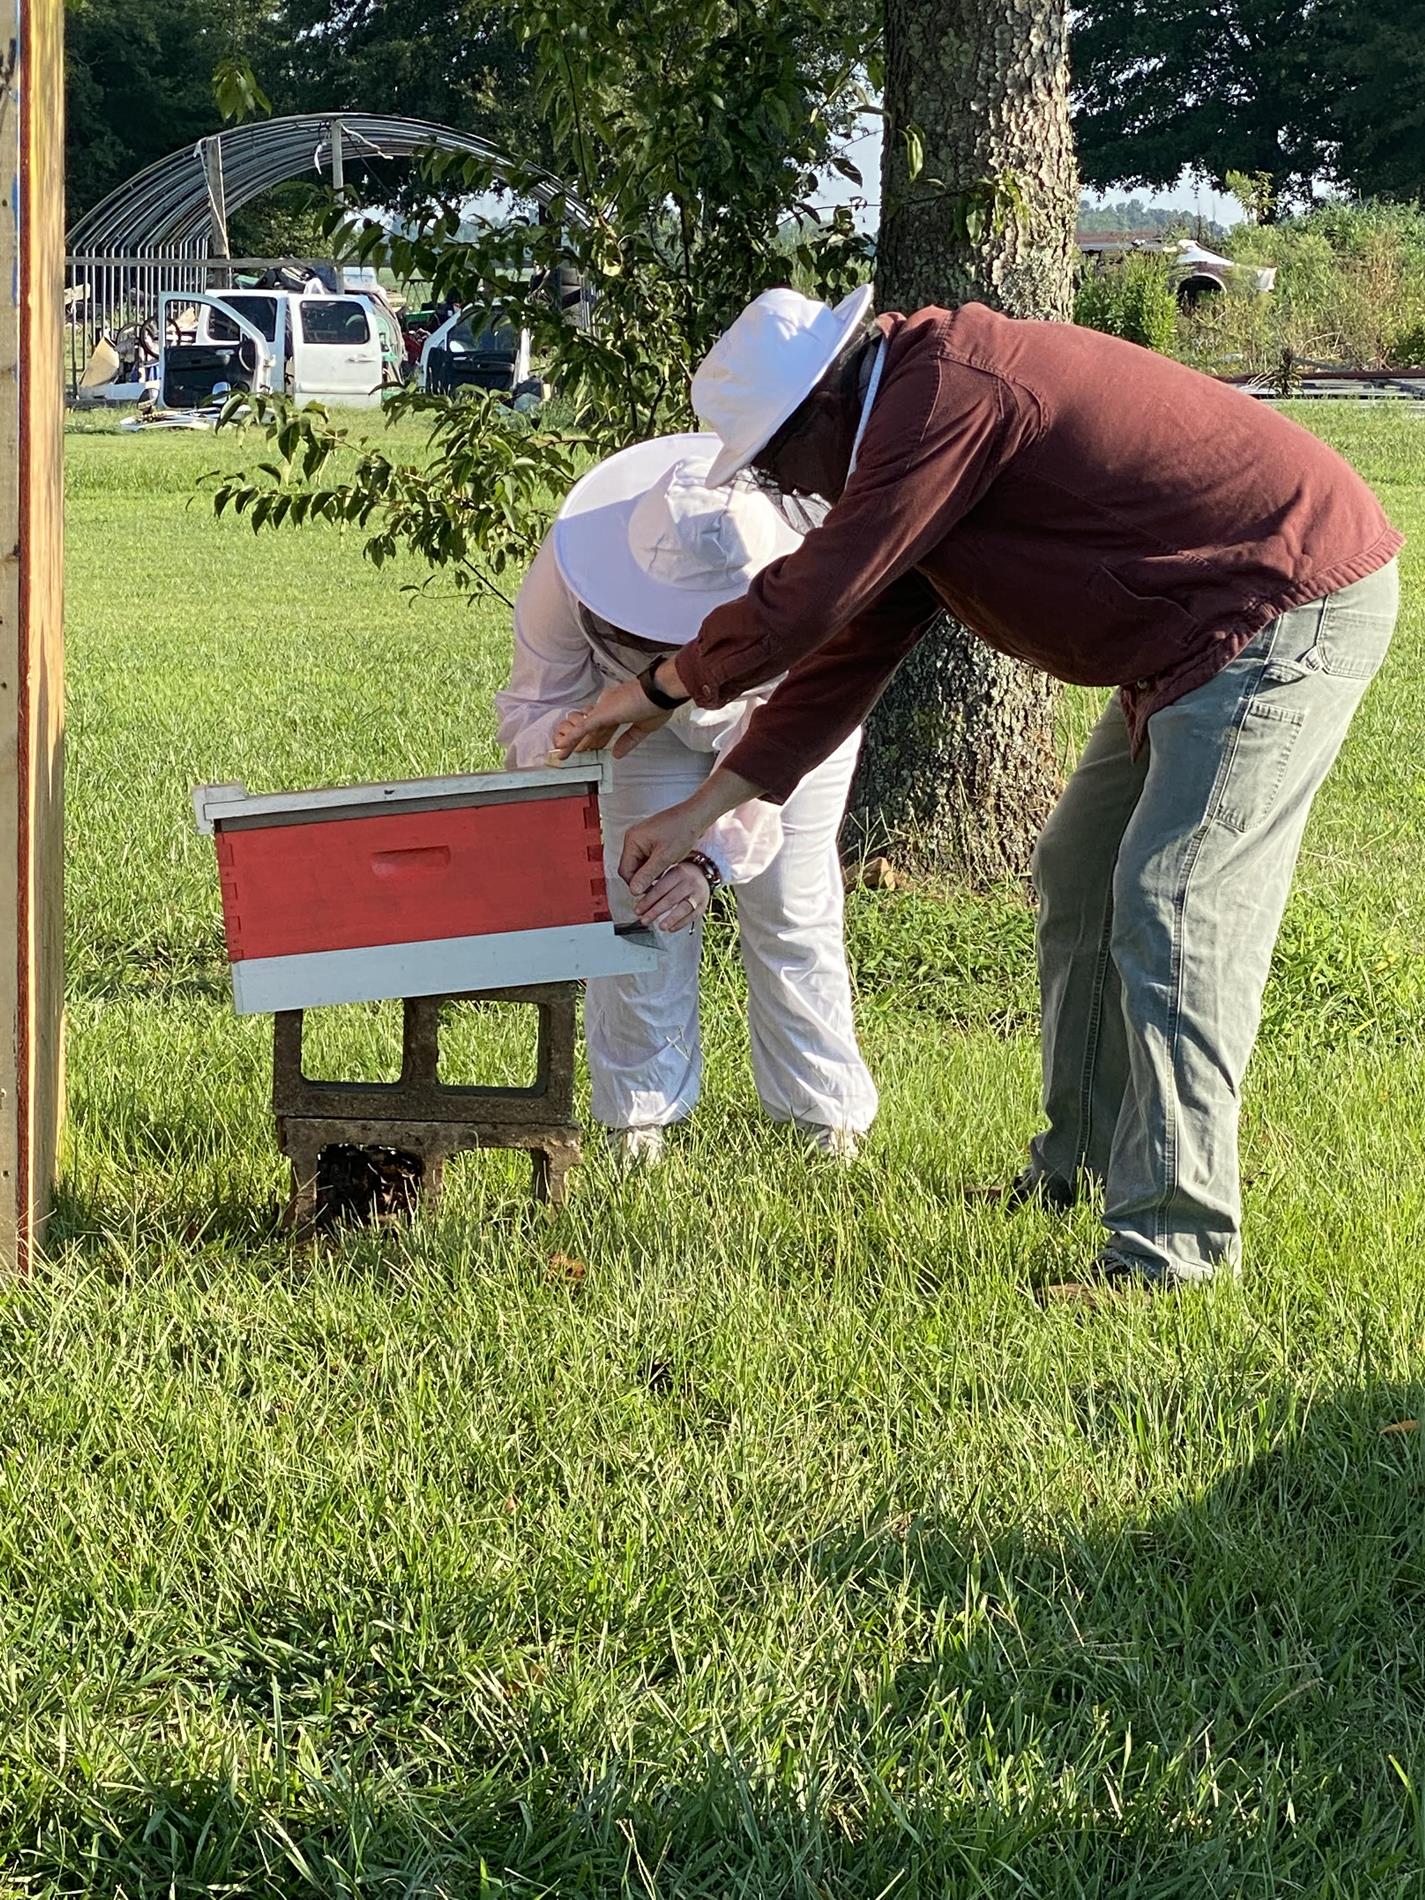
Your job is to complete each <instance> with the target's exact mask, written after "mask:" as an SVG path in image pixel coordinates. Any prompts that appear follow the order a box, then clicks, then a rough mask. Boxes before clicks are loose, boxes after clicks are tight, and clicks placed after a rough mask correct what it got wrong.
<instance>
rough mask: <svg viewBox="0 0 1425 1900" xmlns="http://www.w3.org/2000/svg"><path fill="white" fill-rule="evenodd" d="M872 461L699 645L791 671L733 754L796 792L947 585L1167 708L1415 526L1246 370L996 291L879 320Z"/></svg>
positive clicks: (1136, 698)
mask: <svg viewBox="0 0 1425 1900" xmlns="http://www.w3.org/2000/svg"><path fill="white" fill-rule="evenodd" d="M881 327H882V329H883V331H884V333H885V336H886V339H887V341H886V361H885V368H884V371H883V374H882V379H881V387H880V392H879V394H878V395H877V397H876V401H875V405H874V407H873V409H872V411H871V417H870V421H869V424H868V426H867V429H866V434H865V437H864V439H863V441H862V444H861V451H860V455H859V458H858V461H857V465H856V470H855V473H854V474H853V475H852V477H851V480H850V481H849V482H848V483H847V486H846V490H845V493H844V494H843V495H842V497H841V499H840V500H839V501H838V502H837V503H836V505H835V507H834V508H832V509H831V511H830V512H829V514H828V515H827V517H826V519H825V521H824V522H823V523H822V525H821V526H820V527H819V528H817V529H816V530H814V531H813V532H812V533H811V534H809V535H808V536H807V538H806V540H805V541H804V542H803V543H802V545H801V547H799V548H798V549H797V550H796V551H795V552H794V553H792V554H788V555H786V556H784V557H783V558H782V559H781V560H779V561H774V562H773V563H772V564H771V566H770V567H767V568H765V569H764V570H763V572H762V573H761V574H759V575H758V576H757V578H756V580H755V581H754V582H753V583H752V586H751V588H750V589H749V591H748V593H747V594H746V596H745V597H744V598H743V599H741V600H739V601H734V602H733V603H732V604H731V605H729V606H726V607H719V608H718V609H717V610H716V612H714V613H712V614H710V615H709V616H708V618H707V619H706V620H705V621H704V623H703V626H702V629H701V631H700V633H699V634H698V637H697V639H696V640H694V641H693V642H692V643H691V644H690V645H689V646H687V647H685V648H684V649H683V650H682V652H681V653H680V654H679V655H678V660H677V667H678V672H679V674H680V676H681V678H682V680H683V683H684V685H685V686H686V687H687V689H688V690H689V691H690V692H691V693H692V695H693V697H694V699H696V700H697V702H698V704H699V705H701V706H710V707H711V706H721V705H725V704H726V703H727V701H728V700H730V699H735V698H736V697H738V695H740V694H742V693H744V692H746V691H748V689H749V688H751V687H753V686H758V685H761V684H763V683H764V682H765V681H767V680H769V679H774V678H775V677H776V676H777V675H778V674H779V673H781V672H784V671H785V672H786V673H787V678H786V679H785V680H784V681H783V683H782V684H781V686H780V687H779V688H778V689H777V691H776V692H775V693H774V694H773V695H772V697H771V698H770V699H769V700H768V702H767V704H766V705H765V706H764V707H763V708H762V709H761V710H760V711H759V712H758V713H757V714H756V716H755V717H754V719H753V720H752V722H751V725H750V727H749V729H748V732H747V735H746V737H745V738H744V739H743V740H742V741H741V742H740V743H739V744H738V745H737V746H735V747H734V748H733V750H732V751H731V752H730V753H729V754H728V756H727V759H726V760H725V764H726V765H727V766H728V767H729V768H730V769H731V770H733V771H735V772H739V773H741V774H742V775H743V776H744V777H745V778H747V779H749V780H750V781H751V782H752V783H753V784H755V785H758V786H760V787H762V788H764V790H765V794H766V796H768V797H770V798H773V799H776V800H781V799H784V798H786V797H787V796H788V795H789V794H790V793H791V791H792V790H793V788H794V787H795V786H796V784H797V782H798V780H799V779H801V778H802V777H803V776H804V775H805V773H807V772H808V771H810V770H811V768H812V767H813V766H814V765H817V764H819V763H820V762H821V760H823V759H824V758H826V757H827V756H828V755H829V754H830V753H831V752H833V751H834V750H835V748H836V747H837V746H838V745H839V744H840V743H841V741H842V740H843V739H844V738H845V737H846V736H847V734H848V733H850V732H851V731H853V730H854V728H855V727H856V726H857V725H859V724H860V722H861V721H862V720H863V719H864V718H865V716H866V714H867V713H868V712H869V710H870V708H871V707H872V705H873V704H874V703H875V701H876V699H877V697H878V696H879V694H880V692H881V690H882V688H883V687H884V686H885V684H886V681H887V680H888V679H889V678H890V676H891V674H892V673H893V672H894V670H895V668H896V666H897V665H898V664H899V663H900V661H901V660H902V659H903V658H904V657H905V655H906V654H907V653H908V652H909V651H910V649H911V647H913V646H914V645H915V643H916V641H917V640H919V639H920V638H921V636H922V635H923V634H924V633H925V632H926V630H927V629H928V627H929V626H930V624H931V623H932V621H933V620H934V619H935V617H936V614H937V613H938V612H939V611H940V610H941V609H942V608H948V609H949V610H950V611H951V612H952V613H953V614H954V615H955V616H956V617H957V618H958V619H960V620H962V621H963V622H964V623H965V625H966V626H968V627H971V628H972V629H973V630H974V631H975V632H976V633H978V634H979V635H980V636H981V637H982V638H983V639H985V640H986V641H988V642H989V643H990V645H991V646H995V647H999V648H1000V649H1002V650H1003V651H1004V652H1006V653H1011V654H1014V655H1016V656H1017V657H1018V658H1020V659H1022V660H1027V661H1029V662H1030V663H1031V664H1032V665H1034V666H1038V667H1041V668H1043V670H1044V671H1045V672H1047V673H1052V674H1053V675H1054V676H1055V677H1056V678H1058V679H1062V680H1069V681H1073V682H1076V683H1077V684H1080V685H1085V686H1117V687H1120V688H1121V689H1122V697H1123V703H1124V707H1125V711H1126V712H1127V715H1128V720H1129V726H1130V730H1131V731H1132V734H1133V739H1134V744H1135V745H1140V744H1141V743H1142V741H1143V736H1144V732H1145V730H1146V727H1147V723H1148V721H1149V719H1150V718H1151V717H1152V715H1153V714H1154V713H1155V712H1156V711H1157V710H1158V709H1159V707H1161V706H1166V705H1168V704H1169V703H1170V702H1171V701H1172V700H1174V699H1177V698H1179V697H1180V696H1181V695H1182V694H1184V693H1187V692H1190V691H1191V690H1192V688H1193V687H1195V686H1200V685H1201V684H1202V683H1203V682H1204V681H1205V680H1208V679H1210V678H1211V677H1212V676H1213V674H1214V673H1216V672H1217V671H1218V670H1219V669H1220V668H1222V667H1224V666H1226V665H1227V663H1228V662H1229V661H1230V660H1232V659H1233V658H1234V657H1235V656H1236V655H1237V654H1238V653H1240V652H1241V650H1242V648H1243V647H1244V646H1245V645H1246V644H1247V642H1248V641H1249V640H1250V639H1251V638H1252V637H1253V635H1254V634H1255V633H1257V632H1258V631H1259V630H1260V629H1261V628H1262V627H1263V626H1265V625H1266V623H1267V622H1268V621H1269V620H1271V619H1273V618H1274V617H1275V616H1276V615H1277V614H1279V613H1281V612H1283V611H1285V609H1287V608H1288V607H1298V606H1302V605H1304V604H1306V603H1307V602H1309V601H1312V600H1317V599H1320V598H1321V596H1323V595H1325V594H1329V593H1332V592H1334V591H1335V589H1337V588H1339V587H1345V586H1348V585H1349V584H1350V583H1351V582H1352V581H1357V580H1361V579H1363V578H1364V577H1365V576H1366V575H1367V574H1370V573H1373V572H1374V571H1375V570H1376V569H1377V568H1379V567H1383V566H1384V565H1385V563H1386V562H1387V561H1389V560H1390V558H1391V557H1392V555H1393V554H1394V553H1395V552H1396V550H1397V549H1398V548H1399V547H1400V546H1401V536H1400V535H1399V534H1397V533H1396V532H1395V530H1394V529H1393V528H1392V527H1391V525H1390V523H1389V522H1388V521H1387V520H1386V517H1385V515H1384V513H1383V512H1382V509H1381V507H1380V504H1379V502H1378V501H1377V500H1376V498H1375V496H1374V495H1373V494H1372V493H1371V491H1370V489H1369V488H1368V487H1367V486H1366V484H1365V483H1364V482H1363V481H1362V480H1361V478H1360V477H1359V476H1358V475H1357V474H1356V473H1355V471H1354V470H1353V469H1351V468H1350V467H1349V466H1348V465H1347V464H1346V463H1345V462H1343V461H1342V460H1341V458H1340V456H1338V455H1337V454H1336V453H1335V452H1334V451H1333V450H1331V449H1329V448H1327V447H1326V445H1325V443H1323V442H1321V441H1319V440H1318V439H1317V438H1316V437H1315V436H1313V435H1311V434H1310V433H1309V432H1308V431H1307V430H1305V429H1302V428H1298V426H1297V425H1296V424H1295V423H1294V422H1289V421H1288V420H1287V419H1286V417H1284V416H1281V415H1278V414H1277V413H1276V412H1275V411H1274V410H1272V409H1269V408H1267V407H1265V406H1264V405H1262V404H1260V403H1258V402H1256V401H1255V400H1254V399H1253V398H1252V397H1250V396H1246V395H1243V394H1242V393H1241V391H1239V390H1236V389H1232V388H1230V387H1228V386H1227V385H1225V384H1222V383H1217V382H1214V381H1213V380H1212V379H1211V378H1210V377H1207V376H1203V375H1200V374H1199V373H1198V372H1197V371H1196V370H1191V369H1187V368H1185V367H1184V366H1183V365H1182V364H1180V363H1174V362H1171V361H1169V360H1168V359H1167V358H1166V357H1162V356H1156V355H1154V354H1153V353H1152V352H1151V351H1148V350H1143V349H1139V348H1138V347H1137V346H1136V345H1134V344H1131V343H1124V342H1122V341H1120V340H1119V339H1118V338H1116V337H1108V336H1102V335H1100V334H1099V333H1098V332H1097V331H1095V330H1081V329H1079V328H1077V327H1076V326H1075V325H1072V324H1055V323H1024V322H1019V321H1017V320H1016V319H1014V318H1011V317H1003V316H1000V315H999V314H998V313H997V312H995V311H992V310H989V309H987V308H986V307H985V306H984V305H982V304H965V305H963V306H962V307H961V308H960V309H958V310H938V309H933V308H932V309H928V310H922V311H919V312H918V313H917V314H916V315H915V316H913V317H902V316H889V317H883V318H882V319H881Z"/></svg>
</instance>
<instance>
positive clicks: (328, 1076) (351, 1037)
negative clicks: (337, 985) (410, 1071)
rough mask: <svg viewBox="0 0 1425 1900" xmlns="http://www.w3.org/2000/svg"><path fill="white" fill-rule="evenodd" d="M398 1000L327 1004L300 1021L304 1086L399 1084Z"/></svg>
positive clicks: (399, 1029)
mask: <svg viewBox="0 0 1425 1900" xmlns="http://www.w3.org/2000/svg"><path fill="white" fill-rule="evenodd" d="M403 1019H404V1012H403V1010H402V1007H401V1005H400V1003H399V1002H389V1003H331V1004H328V1005H325V1006H324V1007H322V1008H321V1009H309V1010H307V1011H306V1012H305V1013H304V1015H303V1017H302V1073H303V1075H304V1076H306V1078H307V1080H308V1081H309V1082H399V1081H400V1079H401V1025H402V1021H403Z"/></svg>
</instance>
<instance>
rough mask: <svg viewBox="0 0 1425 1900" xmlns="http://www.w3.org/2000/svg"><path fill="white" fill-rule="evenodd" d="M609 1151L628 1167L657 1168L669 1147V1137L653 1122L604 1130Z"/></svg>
mask: <svg viewBox="0 0 1425 1900" xmlns="http://www.w3.org/2000/svg"><path fill="white" fill-rule="evenodd" d="M604 1136H605V1139H606V1140H607V1142H608V1144H609V1152H610V1153H611V1154H612V1155H613V1157H614V1159H615V1160H616V1161H619V1162H621V1163H622V1164H623V1166H624V1167H626V1168H656V1167H657V1166H658V1163H659V1162H660V1161H661V1160H662V1159H663V1157H664V1155H665V1154H666V1153H667V1149H668V1138H667V1136H666V1135H665V1134H664V1132H663V1130H662V1129H661V1128H659V1127H657V1126H655V1125H654V1124H653V1123H651V1122H650V1123H646V1124H643V1125H641V1126H639V1127H635V1128H608V1129H605V1131H604Z"/></svg>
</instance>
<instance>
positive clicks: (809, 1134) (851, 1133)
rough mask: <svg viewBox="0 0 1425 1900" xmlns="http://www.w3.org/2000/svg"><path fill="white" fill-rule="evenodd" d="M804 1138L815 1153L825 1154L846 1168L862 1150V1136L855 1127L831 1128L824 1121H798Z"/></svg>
mask: <svg viewBox="0 0 1425 1900" xmlns="http://www.w3.org/2000/svg"><path fill="white" fill-rule="evenodd" d="M797 1129H798V1131H799V1133H800V1134H801V1137H802V1140H803V1141H804V1142H805V1143H806V1145H807V1147H808V1148H810V1149H811V1151H812V1153H813V1154H819V1155H825V1156H826V1158H827V1160H828V1161H836V1162H839V1163H840V1164H841V1166H842V1167H844V1168H849V1167H850V1165H851V1163H852V1162H853V1161H854V1160H855V1159H856V1157H857V1155H858V1154H860V1152H861V1137H860V1136H859V1135H858V1134H857V1133H856V1130H855V1129H854V1128H829V1127H828V1126H827V1125H826V1124H825V1123H824V1122H798V1123H797Z"/></svg>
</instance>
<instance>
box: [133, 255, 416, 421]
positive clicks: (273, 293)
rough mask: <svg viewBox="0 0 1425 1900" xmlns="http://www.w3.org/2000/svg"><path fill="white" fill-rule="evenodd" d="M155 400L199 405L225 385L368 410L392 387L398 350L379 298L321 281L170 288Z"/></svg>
mask: <svg viewBox="0 0 1425 1900" xmlns="http://www.w3.org/2000/svg"><path fill="white" fill-rule="evenodd" d="M159 332H160V334H161V335H162V337H163V346H162V349H161V351H160V355H159V365H158V400H159V402H160V403H161V404H162V405H163V406H164V407H165V408H167V409H201V408H204V407H206V406H207V405H208V404H209V403H211V402H212V401H213V400H214V396H215V394H217V395H219V396H221V395H222V394H223V393H225V392H224V386H226V390H227V391H232V390H240V389H250V390H252V391H254V392H257V393H265V392H272V391H275V392H277V393H280V394H285V395H287V396H290V397H291V398H292V399H293V401H295V402H299V403H303V402H321V403H325V404H327V405H329V406H333V407H338V408H344V409H374V408H376V407H378V406H379V404H380V402H381V399H382V396H383V394H384V393H385V391H386V390H387V389H390V388H393V387H395V386H397V385H398V384H399V382H400V379H401V368H402V364H403V361H404V356H405V350H404V346H403V343H402V340H401V331H400V326H399V324H398V323H397V322H396V319H395V317H394V315H393V314H392V312H391V311H390V310H389V309H388V308H387V306H386V304H385V300H384V299H383V298H381V297H377V296H371V295H366V294H362V295H336V296H334V295H332V294H330V293H329V292H327V291H325V290H323V289H322V288H321V287H320V286H316V287H313V286H310V285H309V286H308V287H307V288H306V289H305V290H303V291H301V292H295V291H288V290H225V291H223V292H222V294H221V295H218V294H217V293H204V294H201V295H196V294H194V293H191V292H183V291H172V292H167V293H165V294H164V295H163V296H162V297H161V298H160V299H159Z"/></svg>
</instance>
